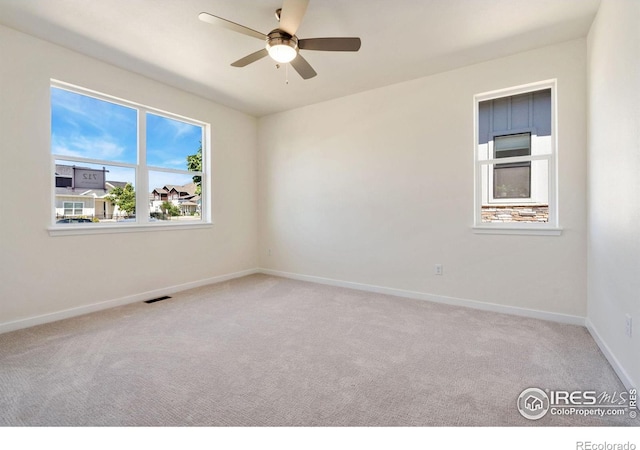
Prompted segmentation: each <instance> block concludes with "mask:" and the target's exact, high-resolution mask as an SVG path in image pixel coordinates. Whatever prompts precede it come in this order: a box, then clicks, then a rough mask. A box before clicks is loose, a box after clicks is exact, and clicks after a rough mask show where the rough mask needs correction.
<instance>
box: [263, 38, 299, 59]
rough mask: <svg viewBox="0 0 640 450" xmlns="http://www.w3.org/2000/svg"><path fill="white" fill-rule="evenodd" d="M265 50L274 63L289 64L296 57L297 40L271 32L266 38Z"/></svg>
mask: <svg viewBox="0 0 640 450" xmlns="http://www.w3.org/2000/svg"><path fill="white" fill-rule="evenodd" d="M266 49H267V51H268V52H269V56H271V58H273V59H274V60H275V61H276V62H279V63H288V62H291V61H293V60H294V59H295V57H296V56H298V38H297V37H295V36H289V35H288V34H284V33H282V32H281V31H280V30H273V31H272V32H271V33H269V36H268V38H267V45H266Z"/></svg>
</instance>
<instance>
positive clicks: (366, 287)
mask: <svg viewBox="0 0 640 450" xmlns="http://www.w3.org/2000/svg"><path fill="white" fill-rule="evenodd" d="M258 272H260V273H263V274H266V275H273V276H277V277H283V278H291V279H294V280H300V281H310V282H313V283H320V284H327V285H331V286H338V287H345V288H350V289H357V290H359V291H367V292H375V293H378V294H387V295H394V296H396V297H405V298H411V299H416V300H426V301H430V302H435V303H444V304H446V305H453V306H463V307H466V308H473V309H479V310H482V311H491V312H497V313H502V314H511V315H515V316H522V317H531V318H534V319H541V320H549V321H552V322H560V323H565V324H570V325H580V326H585V318H584V317H580V316H572V315H568V314H561V313H554V312H548V311H539V310H535V309H527V308H519V307H517V306H507V305H498V304H496V303H486V302H480V301H476V300H468V299H461V298H456V297H446V296H443V295H433V294H427V293H424V292H417V291H407V290H403V289H395V288H389V287H383V286H375V285H371V284H363V283H354V282H351V281H342V280H335V279H332V278H322V277H316V276H312V275H301V274H297V273H290V272H281V271H279V270H271V269H262V268H261V269H258Z"/></svg>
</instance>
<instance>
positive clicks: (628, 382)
mask: <svg viewBox="0 0 640 450" xmlns="http://www.w3.org/2000/svg"><path fill="white" fill-rule="evenodd" d="M586 326H587V330H589V333H590V334H591V336H592V337H593V340H594V341H596V344H598V347H600V351H602V353H603V354H604V356H605V358H607V361H609V364H611V367H613V370H614V371H615V372H616V374H617V375H618V378H620V381H622V384H624V386H625V387H626V388H627V389H637V388H638V387H640V384H637V383H635V382H634V380H633V379H632V378H631V376H630V375H629V374H628V373H627V371H626V370H624V367H622V364H620V361H618V358H616V357H615V355H614V354H613V352H612V351H611V349H610V348H609V346H608V345H607V343H606V342H605V341H604V339H602V336H601V335H600V333H598V330H597V329H596V327H595V326H594V325H593V322H591V321H590V320H589V318H587V320H586ZM638 381H640V380H638Z"/></svg>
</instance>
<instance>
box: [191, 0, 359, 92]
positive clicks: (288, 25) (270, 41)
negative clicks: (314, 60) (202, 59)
mask: <svg viewBox="0 0 640 450" xmlns="http://www.w3.org/2000/svg"><path fill="white" fill-rule="evenodd" d="M308 4H309V0H284V3H283V5H282V8H279V9H277V10H276V19H278V21H279V22H280V28H276V29H275V30H273V31H271V32H270V33H269V34H268V35H266V34H263V33H261V32H259V31H256V30H253V29H251V28H248V27H245V26H244V25H240V24H237V23H235V22H232V21H230V20H227V19H223V18H222V17H218V16H214V15H213V14H209V13H206V12H202V13H200V15H199V16H198V18H199V19H200V20H201V21H203V22H207V23H210V24H212V25H216V26H219V27H222V28H226V29H228V30H232V31H235V32H237V33H241V34H244V35H245V36H251V37H253V38H257V39H261V40H263V41H264V42H265V48H263V49H261V50H258V51H256V52H254V53H251V54H250V55H247V56H245V57H244V58H240V59H239V60H237V61H235V62H233V63H231V65H232V66H233V67H245V66H247V65H249V64H251V63H253V62H255V61H258V60H260V59H262V58H264V57H265V56H270V57H271V58H272V59H273V60H274V61H276V62H278V63H281V64H284V63H291V66H292V67H293V68H294V69H295V71H296V72H298V74H299V75H300V76H301V77H302V78H303V79H305V80H307V79H309V78H313V77H315V76H316V75H317V73H316V71H315V70H313V67H311V65H310V64H309V63H308V62H307V60H306V59H304V58H303V57H302V55H301V54H300V52H299V51H300V50H320V51H329V52H357V51H358V50H360V38H357V37H342V38H341V37H330V38H312V39H298V37H297V36H296V31H298V27H299V26H300V23H301V22H302V18H303V17H304V13H305V12H306V10H307V6H308Z"/></svg>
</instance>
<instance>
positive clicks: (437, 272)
mask: <svg viewBox="0 0 640 450" xmlns="http://www.w3.org/2000/svg"><path fill="white" fill-rule="evenodd" d="M435 271H436V275H442V264H436V269H435Z"/></svg>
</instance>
